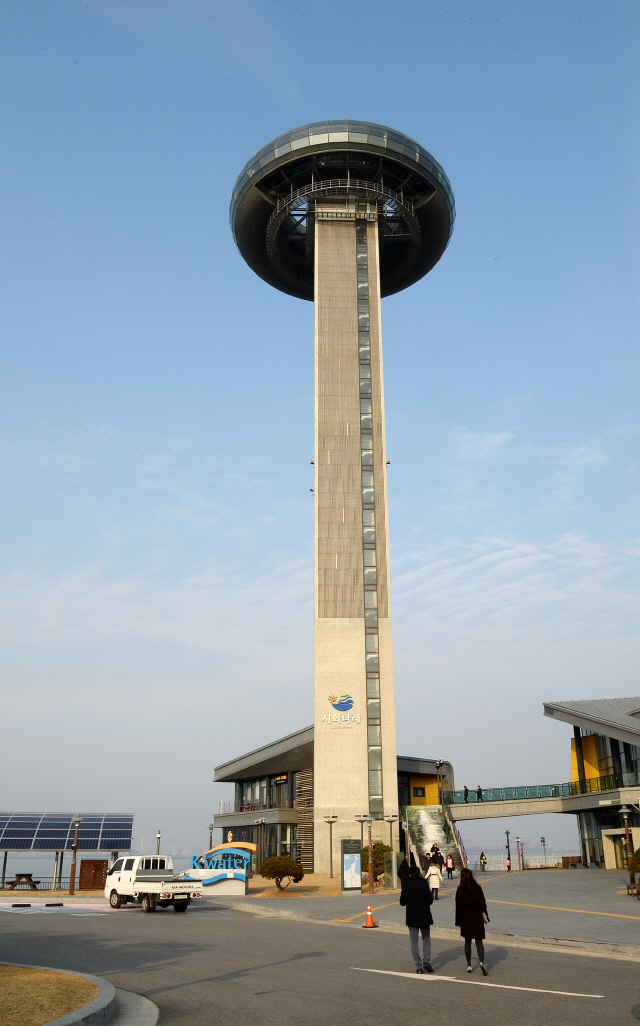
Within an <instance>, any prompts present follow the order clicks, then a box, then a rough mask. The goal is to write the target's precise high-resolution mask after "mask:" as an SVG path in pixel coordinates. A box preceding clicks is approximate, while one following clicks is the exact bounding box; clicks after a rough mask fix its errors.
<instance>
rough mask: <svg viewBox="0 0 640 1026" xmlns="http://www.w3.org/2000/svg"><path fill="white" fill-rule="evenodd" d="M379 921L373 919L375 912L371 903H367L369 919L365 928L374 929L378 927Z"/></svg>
mask: <svg viewBox="0 0 640 1026" xmlns="http://www.w3.org/2000/svg"><path fill="white" fill-rule="evenodd" d="M377 925H378V924H377V923H374V921H373V912H372V911H371V905H370V904H369V905H367V921H366V923H365V924H364V926H363V927H362V929H363V930H373V929H374V928H376V927H377Z"/></svg>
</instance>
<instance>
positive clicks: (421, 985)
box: [0, 903, 640, 1026]
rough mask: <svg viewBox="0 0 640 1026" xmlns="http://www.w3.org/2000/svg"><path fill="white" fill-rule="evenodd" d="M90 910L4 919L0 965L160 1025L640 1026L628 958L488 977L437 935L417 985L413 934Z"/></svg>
mask: <svg viewBox="0 0 640 1026" xmlns="http://www.w3.org/2000/svg"><path fill="white" fill-rule="evenodd" d="M78 911H80V910H78ZM82 911H83V912H85V914H71V913H69V912H57V911H55V910H51V911H44V910H43V911H35V912H34V911H32V912H27V911H25V912H8V911H4V912H2V911H0V959H3V958H4V959H6V960H7V961H16V962H27V963H33V964H39V965H49V966H53V967H56V968H61V969H65V968H67V969H79V970H80V971H84V972H90V973H95V974H97V975H98V976H104V977H105V978H107V979H109V980H111V981H112V983H114V984H115V985H116V986H117V987H123V988H125V989H127V990H132V991H135V992H138V993H141V994H144V995H145V996H146V997H148V998H150V999H151V1000H152V1001H154V1002H155V1003H156V1004H157V1005H159V1007H160V1009H161V1016H160V1024H161V1026H162V1024H164V1023H167V1024H169V1023H173V1024H176V1026H177V1024H185V1026H218V1024H231V1023H233V1024H234V1026H245V1024H246V1026H262V1024H263V1023H264V1024H265V1026H266V1024H267V1023H268V1024H269V1026H273V1023H274V1022H277V1023H278V1024H282V1026H289V1024H291V1026H298V1024H300V1026H302V1024H305V1026H306V1024H311V1026H315V1024H317V1026H333V1024H336V1026H337V1024H340V1026H343V1024H344V1023H349V1026H365V1024H366V1026H370V1024H371V1022H372V1021H375V1022H386V1023H390V1024H394V1023H402V1026H414V1024H415V1026H418V1024H420V1026H424V1022H425V1017H426V1016H429V1017H430V1018H433V1017H436V1019H437V1021H440V1022H444V1021H446V1022H447V1023H448V1024H452V1026H470V1024H473V1026H502V1024H504V1026H507V1024H508V1026H518V1024H525V1023H526V1024H530V1023H532V1022H535V1023H544V1024H545V1026H546V1024H549V1026H555V1024H558V1026H573V1024H575V1026H578V1024H580V1026H596V1024H597V1026H601V1024H602V1022H603V1021H609V1022H612V1023H616V1024H620V1023H627V1022H628V1023H633V1022H634V1021H638V1020H640V977H639V974H638V966H637V963H635V962H631V961H622V960H610V959H605V958H591V957H590V956H584V955H569V954H562V955H559V954H557V953H549V954H547V953H546V952H538V951H527V950H521V949H514V948H508V949H507V948H501V947H499V946H496V945H488V946H487V959H486V960H487V964H488V966H489V969H490V975H489V977H488V978H487V979H486V980H485V979H483V978H482V977H481V976H480V975H479V973H478V971H477V970H476V971H475V972H474V973H473V974H472V975H471V976H467V974H466V973H465V972H464V969H465V965H464V959H463V958H462V957H461V956H462V952H461V945H460V943H459V942H458V941H456V942H455V943H454V942H452V941H446V940H440V941H435V942H434V959H433V962H434V967H435V968H436V974H435V975H434V976H433V977H429V976H416V975H415V973H414V971H413V965H412V962H411V958H410V955H409V946H408V940H407V938H406V937H405V936H404V935H402V934H394V933H388V932H384V931H382V930H375V931H373V930H372V931H364V930H362V929H360V928H359V927H353V926H346V925H340V924H332V923H331V924H330V923H327V924H326V925H324V924H314V923H304V922H299V921H295V920H283V919H276V918H274V919H267V918H263V917H262V916H260V917H256V916H254V915H252V914H251V913H249V912H247V913H245V912H235V911H231V910H229V909H227V908H225V907H224V906H222V905H220V904H218V905H214V904H213V903H210V904H209V907H203V908H201V910H196V908H193V909H189V911H188V912H187V913H186V915H176V914H175V913H174V912H173V911H172V910H170V909H167V910H166V911H162V910H159V911H158V912H156V913H155V915H144V914H143V913H142V912H140V910H139V909H135V908H126V909H120V910H118V911H111V910H107V909H104V910H102V911H101V912H99V913H96V912H93V913H91V911H90V910H82ZM86 913H89V914H86ZM395 974H399V975H395ZM405 974H406V975H405ZM489 984H491V986H489ZM511 988H530V989H524V990H520V989H511ZM545 991H560V992H563V993H557V994H551V993H545ZM567 992H569V993H567ZM576 995H578V996H576ZM594 995H602V996H601V997H599V996H594Z"/></svg>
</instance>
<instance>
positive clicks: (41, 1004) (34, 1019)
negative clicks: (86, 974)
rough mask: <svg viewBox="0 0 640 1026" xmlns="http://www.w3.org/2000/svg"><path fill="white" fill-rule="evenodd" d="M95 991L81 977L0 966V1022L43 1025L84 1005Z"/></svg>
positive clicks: (17, 1025)
mask: <svg viewBox="0 0 640 1026" xmlns="http://www.w3.org/2000/svg"><path fill="white" fill-rule="evenodd" d="M97 993H98V988H97V987H96V985H95V984H94V983H90V982H89V980H83V979H82V977H81V976H70V975H69V974H68V973H58V972H52V971H51V970H49V969H23V968H22V967H20V966H13V965H0V1023H2V1026H45V1024H46V1023H48V1022H52V1021H53V1020H54V1019H62V1017H63V1016H65V1015H69V1014H70V1013H71V1012H76V1011H77V1010H78V1009H79V1008H84V1006H85V1005H88V1004H89V1002H90V1001H93V999H94V997H95V996H96V995H97Z"/></svg>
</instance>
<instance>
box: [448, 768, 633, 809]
mask: <svg viewBox="0 0 640 1026" xmlns="http://www.w3.org/2000/svg"><path fill="white" fill-rule="evenodd" d="M619 787H640V774H638V773H609V774H607V775H605V776H601V777H591V778H590V779H589V780H571V781H569V782H567V783H565V784H534V785H533V786H528V787H487V788H484V787H483V788H480V794H478V790H477V789H475V790H470V791H469V792H468V794H467V797H466V798H465V795H464V791H443V792H442V803H443V806H444V805H463V804H469V805H471V804H473V803H477V802H505V801H522V800H523V799H525V800H526V799H528V798H572V797H574V796H575V795H580V794H594V793H596V792H598V791H612V790H614V789H616V788H619Z"/></svg>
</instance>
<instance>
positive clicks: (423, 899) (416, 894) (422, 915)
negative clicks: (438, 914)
mask: <svg viewBox="0 0 640 1026" xmlns="http://www.w3.org/2000/svg"><path fill="white" fill-rule="evenodd" d="M409 874H410V875H409V879H408V880H407V882H406V884H404V886H403V888H402V891H401V892H400V904H401V905H404V906H405V907H406V909H407V915H406V923H407V926H408V927H409V941H410V943H411V954H412V955H413V961H414V962H415V964H416V972H417V973H424V972H427V973H432V972H433V969H432V968H431V924H432V922H433V916H432V915H431V908H430V906H431V904H432V902H433V898H432V897H431V891H430V890H429V885H428V883H427V881H426V880H423V878H422V876H421V875H420V870H419V869H418V867H417V866H412V867H411V869H410V870H409ZM420 933H422V958H420V938H419V934H420Z"/></svg>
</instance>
